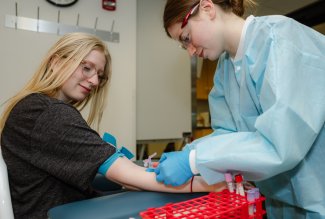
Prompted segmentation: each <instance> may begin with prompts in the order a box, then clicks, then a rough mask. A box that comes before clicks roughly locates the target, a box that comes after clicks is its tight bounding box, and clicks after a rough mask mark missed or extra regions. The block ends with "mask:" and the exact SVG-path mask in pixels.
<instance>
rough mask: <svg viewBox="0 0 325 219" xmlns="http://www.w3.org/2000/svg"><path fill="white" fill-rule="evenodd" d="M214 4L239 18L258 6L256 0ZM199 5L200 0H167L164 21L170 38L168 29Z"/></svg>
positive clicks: (223, 0)
mask: <svg viewBox="0 0 325 219" xmlns="http://www.w3.org/2000/svg"><path fill="white" fill-rule="evenodd" d="M212 2H213V3H214V4H215V5H218V6H219V7H221V8H222V9H223V10H224V11H231V12H233V13H234V14H236V15H237V16H239V17H243V16H244V14H245V11H246V10H247V9H249V8H254V7H255V6H256V2H255V0H212ZM199 3H200V0H167V2H166V5H165V10H164V15H163V20H164V28H165V31H166V33H167V35H168V36H169V37H170V34H169V33H168V28H169V27H170V26H172V25H173V24H175V23H178V22H182V20H183V19H184V17H185V16H186V14H187V13H188V12H189V11H190V10H191V8H192V7H193V6H195V5H197V4H199Z"/></svg>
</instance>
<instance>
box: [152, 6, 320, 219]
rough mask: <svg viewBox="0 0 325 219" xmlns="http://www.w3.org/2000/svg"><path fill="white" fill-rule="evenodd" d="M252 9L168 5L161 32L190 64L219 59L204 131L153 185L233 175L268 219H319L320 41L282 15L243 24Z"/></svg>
mask: <svg viewBox="0 0 325 219" xmlns="http://www.w3.org/2000/svg"><path fill="white" fill-rule="evenodd" d="M252 4H254V1H253V0H200V1H199V0H187V1H180V0H167V3H166V6H165V11H164V27H165V30H166V32H167V35H168V36H169V37H171V38H172V39H174V40H176V41H179V42H180V44H181V46H182V47H183V48H184V49H186V50H187V52H188V53H189V54H190V55H191V56H198V57H202V58H205V59H210V60H217V59H218V60H219V61H218V66H217V70H216V73H215V76H214V87H213V89H212V90H211V92H210V94H209V106H210V112H211V120H212V128H213V130H214V132H213V133H212V134H210V135H208V136H205V137H203V138H201V139H198V140H196V141H194V142H192V143H191V144H188V145H187V146H186V147H185V148H184V150H183V151H181V152H171V153H166V154H164V155H163V156H162V158H161V160H160V165H159V166H158V168H157V169H156V171H155V172H156V174H157V176H156V179H157V181H159V182H163V183H165V184H166V185H174V186H176V185H181V183H185V182H187V181H188V180H189V179H190V178H191V177H192V176H193V175H195V174H198V173H199V174H201V176H203V178H204V179H205V180H206V181H207V182H208V183H209V184H213V183H216V182H219V181H220V180H223V176H224V173H226V172H231V173H233V174H236V173H242V174H243V176H244V177H245V179H246V180H250V181H255V182H256V184H257V186H258V187H259V188H260V189H261V191H262V193H263V194H264V195H265V196H266V207H267V214H268V218H275V219H279V218H295V219H299V218H309V219H310V218H317V219H318V218H325V171H324V169H325V162H324V155H325V126H324V122H325V37H324V35H322V34H320V33H318V32H316V31H314V30H312V29H311V28H308V27H306V26H304V25H302V24H300V23H298V22H296V21H294V20H292V19H290V18H287V17H284V16H265V17H254V16H249V17H248V18H247V19H246V20H245V19H243V18H242V16H243V14H244V12H245V9H246V7H247V6H248V5H252Z"/></svg>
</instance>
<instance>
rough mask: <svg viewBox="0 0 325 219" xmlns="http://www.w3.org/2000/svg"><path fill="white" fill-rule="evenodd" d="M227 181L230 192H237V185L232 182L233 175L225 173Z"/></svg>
mask: <svg viewBox="0 0 325 219" xmlns="http://www.w3.org/2000/svg"><path fill="white" fill-rule="evenodd" d="M225 180H226V183H227V187H228V190H229V192H230V193H233V192H234V191H235V185H234V182H233V180H232V175H231V173H225Z"/></svg>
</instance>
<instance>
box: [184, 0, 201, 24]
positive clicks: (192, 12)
mask: <svg viewBox="0 0 325 219" xmlns="http://www.w3.org/2000/svg"><path fill="white" fill-rule="evenodd" d="M199 5H200V3H197V4H196V5H194V6H193V7H192V8H191V10H190V11H189V12H188V13H187V14H186V15H185V17H184V19H183V22H182V26H181V28H182V29H183V28H184V27H185V26H186V25H187V23H188V20H189V19H190V17H191V16H192V15H193V14H194V12H195V11H196V9H198V7H199Z"/></svg>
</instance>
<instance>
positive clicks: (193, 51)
mask: <svg viewBox="0 0 325 219" xmlns="http://www.w3.org/2000/svg"><path fill="white" fill-rule="evenodd" d="M187 52H188V54H189V55H190V56H193V55H195V52H196V48H195V47H194V46H193V45H192V44H189V45H188V47H187Z"/></svg>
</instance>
